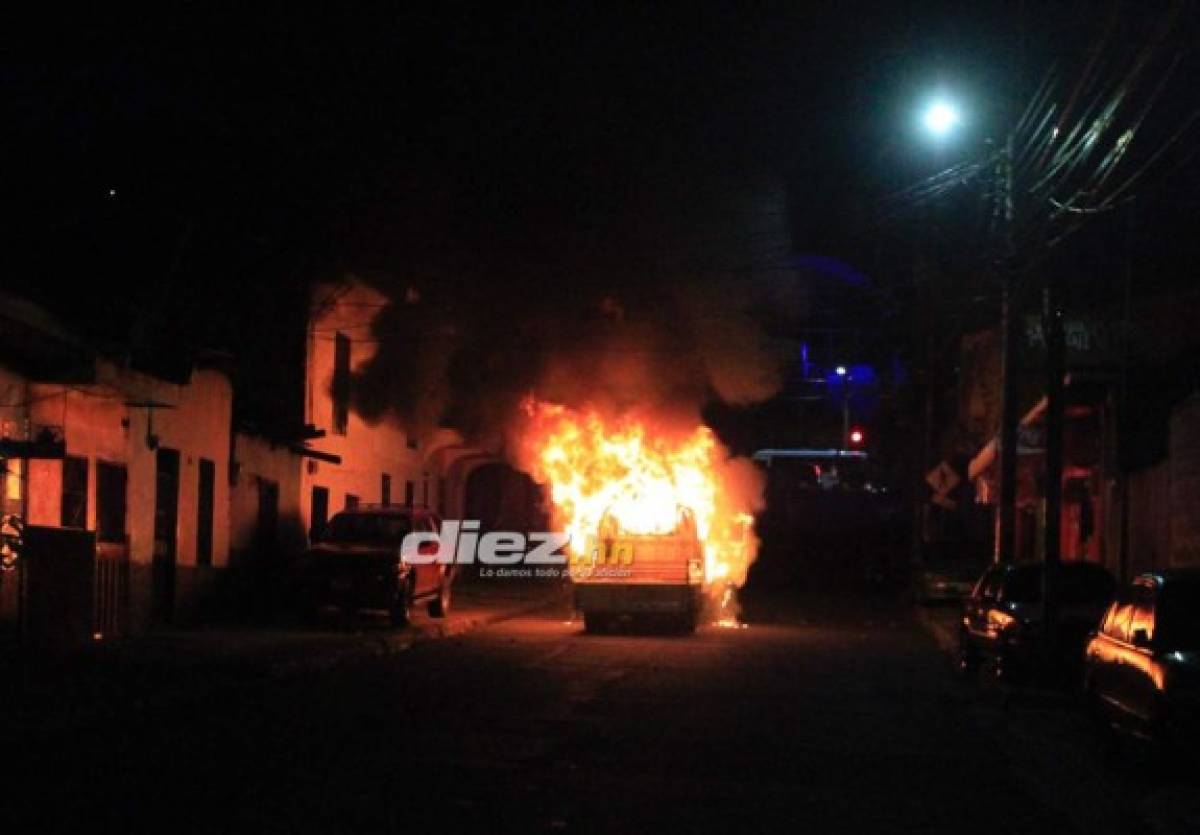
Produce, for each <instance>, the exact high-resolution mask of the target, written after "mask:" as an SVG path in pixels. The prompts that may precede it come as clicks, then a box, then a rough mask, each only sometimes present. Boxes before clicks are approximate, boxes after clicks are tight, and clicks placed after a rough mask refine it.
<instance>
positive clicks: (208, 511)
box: [196, 458, 217, 565]
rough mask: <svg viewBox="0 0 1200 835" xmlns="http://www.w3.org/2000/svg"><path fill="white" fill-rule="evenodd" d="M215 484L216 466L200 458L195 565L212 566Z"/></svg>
mask: <svg viewBox="0 0 1200 835" xmlns="http://www.w3.org/2000/svg"><path fill="white" fill-rule="evenodd" d="M216 484H217V466H216V464H214V463H213V462H212V461H210V460H208V459H207V458H201V459H200V484H199V488H198V492H197V494H196V565H212V554H213V506H214V504H215V496H214V491H215V489H216Z"/></svg>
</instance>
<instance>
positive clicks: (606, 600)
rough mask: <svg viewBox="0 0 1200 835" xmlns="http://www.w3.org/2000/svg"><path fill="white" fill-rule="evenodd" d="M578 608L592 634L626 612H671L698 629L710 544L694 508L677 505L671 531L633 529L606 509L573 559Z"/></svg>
mask: <svg viewBox="0 0 1200 835" xmlns="http://www.w3.org/2000/svg"><path fill="white" fill-rule="evenodd" d="M571 579H572V581H573V582H574V583H575V608H576V609H577V610H579V611H580V612H582V613H583V618H584V624H585V625H586V627H587V630H588V631H589V632H596V631H603V630H604V629H606V628H607V627H608V626H609V625H610V624H611V623H612V621H613V620H614V619H616V618H619V617H622V616H626V615H642V614H652V615H665V616H667V617H670V618H671V619H672V620H673V622H674V623H675V625H676V626H677V627H678V628H679V629H681V630H683V631H686V632H691V631H694V630H695V628H696V622H697V620H698V619H699V616H700V612H701V609H702V608H703V605H704V546H703V544H702V543H701V542H700V537H699V535H698V534H697V532H696V519H695V516H694V515H693V514H692V512H691V511H690V510H689V509H687V508H685V507H679V508H677V512H676V517H675V525H674V526H673V527H672V528H671V529H670V530H666V531H657V530H655V531H639V530H636V529H635V530H627V529H626V528H625V527H624V526H623V525H622V523H621V521H620V519H618V518H617V517H616V516H615V515H613V514H611V513H606V514H605V515H604V518H603V520H602V521H601V523H600V530H599V531H598V532H597V534H596V535H595V536H593V537H591V541H590V542H589V544H588V546H587V547H586V548H585V549H584V550H583V553H582V554H578V555H575V556H574V557H573V560H572V567H571Z"/></svg>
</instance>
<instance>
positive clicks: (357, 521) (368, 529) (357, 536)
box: [326, 512, 412, 545]
mask: <svg viewBox="0 0 1200 835" xmlns="http://www.w3.org/2000/svg"><path fill="white" fill-rule="evenodd" d="M411 530H412V519H411V518H410V517H409V516H407V515H401V514H398V513H352V512H346V513H339V514H338V515H337V516H334V517H333V518H332V519H331V520H329V530H328V532H327V536H326V538H327V539H328V540H329V541H330V542H340V543H366V544H384V543H386V544H391V545H395V544H399V543H400V541H401V540H402V539H404V537H405V536H407V535H408V533H409V531H411Z"/></svg>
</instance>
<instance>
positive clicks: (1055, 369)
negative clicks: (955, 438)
mask: <svg viewBox="0 0 1200 835" xmlns="http://www.w3.org/2000/svg"><path fill="white" fill-rule="evenodd" d="M1061 294H1062V289H1061V287H1060V286H1059V281H1058V280H1057V279H1056V278H1054V277H1053V276H1047V278H1046V283H1045V285H1044V287H1043V289H1042V331H1043V333H1044V334H1045V343H1046V520H1045V525H1044V526H1043V532H1044V534H1045V540H1044V542H1043V548H1042V559H1043V561H1044V563H1045V564H1044V566H1043V572H1042V583H1043V588H1042V607H1043V622H1044V624H1045V628H1046V630H1047V633H1048V634H1049V636H1050V639H1051V640H1050V642H1049V644H1050V645H1051V646H1053V644H1054V638H1055V636H1056V632H1057V630H1056V628H1055V627H1056V625H1057V606H1056V605H1055V603H1056V595H1055V578H1056V577H1057V575H1058V564H1059V559H1060V554H1059V550H1060V542H1061V540H1060V537H1059V531H1060V529H1061V526H1062V475H1063V412H1064V409H1063V376H1064V373H1065V366H1066V362H1065V353H1066V351H1065V346H1064V345H1063V309H1062V308H1063V306H1062V298H1061Z"/></svg>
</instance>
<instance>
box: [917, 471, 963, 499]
mask: <svg viewBox="0 0 1200 835" xmlns="http://www.w3.org/2000/svg"><path fill="white" fill-rule="evenodd" d="M961 482H962V478H960V477H959V475H958V473H956V472H955V471H954V468H953V467H951V466H950V465H949V464H947V463H946V462H945V461H942V462H941V463H939V464H938V465H937V466H936V467H934V468H933V469H932V470H930V471H929V472H928V473H926V474H925V483H926V484H928V485H929V487H930V489H931V490H933V497H932V498H931V499H930V501H932V502H933V503H934V504H936V505H940V506H941V507H944V508H947V509H948V510H953V509H954V508H955V507H957V506H958V503H957V502H955V501H954V500H953V499H951V498H950V491H951V490H953V489H954V488H955V487H957V486H958V485H959V484H960V483H961Z"/></svg>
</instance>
